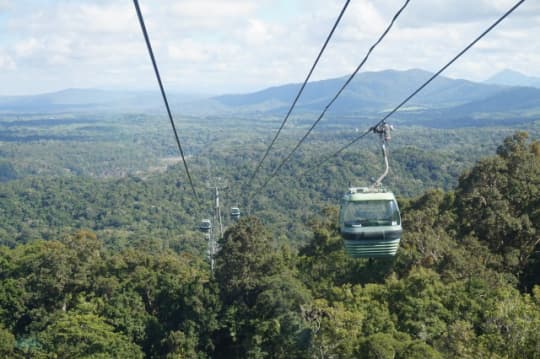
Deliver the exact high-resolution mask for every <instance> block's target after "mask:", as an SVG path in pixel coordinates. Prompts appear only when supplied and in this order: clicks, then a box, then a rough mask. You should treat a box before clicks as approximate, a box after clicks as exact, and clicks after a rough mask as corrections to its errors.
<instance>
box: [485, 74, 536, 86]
mask: <svg viewBox="0 0 540 359" xmlns="http://www.w3.org/2000/svg"><path fill="white" fill-rule="evenodd" d="M485 83H487V84H495V85H506V86H529V87H536V88H540V77H533V76H527V75H524V74H522V73H521V72H517V71H514V70H509V69H506V70H502V71H500V72H498V73H496V74H495V75H493V76H492V77H490V78H489V79H487V80H486V81H485Z"/></svg>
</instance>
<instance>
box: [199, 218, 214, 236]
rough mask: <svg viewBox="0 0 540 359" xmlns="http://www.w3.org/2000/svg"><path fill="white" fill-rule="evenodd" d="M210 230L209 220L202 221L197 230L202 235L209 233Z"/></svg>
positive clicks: (210, 223)
mask: <svg viewBox="0 0 540 359" xmlns="http://www.w3.org/2000/svg"><path fill="white" fill-rule="evenodd" d="M211 229H212V222H211V221H210V220H209V219H203V220H202V221H201V223H199V230H200V231H201V232H204V233H208V232H210V230H211Z"/></svg>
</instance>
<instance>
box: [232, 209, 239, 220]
mask: <svg viewBox="0 0 540 359" xmlns="http://www.w3.org/2000/svg"><path fill="white" fill-rule="evenodd" d="M231 219H233V220H235V221H237V220H239V219H240V208H238V207H232V208H231Z"/></svg>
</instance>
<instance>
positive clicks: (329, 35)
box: [248, 0, 350, 187]
mask: <svg viewBox="0 0 540 359" xmlns="http://www.w3.org/2000/svg"><path fill="white" fill-rule="evenodd" d="M349 3H350V0H347V1H346V2H345V5H343V8H342V9H341V12H340V13H339V16H338V18H337V20H336V21H335V23H334V26H333V27H332V30H331V31H330V33H329V34H328V36H327V37H326V40H325V42H324V44H323V46H322V48H321V50H320V51H319V54H318V55H317V58H316V59H315V62H314V63H313V65H312V66H311V70H309V73H308V75H307V76H306V79H305V80H304V83H303V84H302V86H301V87H300V90H299V91H298V93H297V94H296V97H295V98H294V101H293V102H292V104H291V107H290V108H289V111H287V114H286V115H285V118H284V119H283V122H281V126H280V127H279V129H278V130H277V132H276V134H275V136H274V138H273V139H272V142H270V145H269V146H268V148H267V149H266V152H265V153H264V156H263V157H262V158H261V160H260V161H259V163H258V164H257V167H256V168H255V171H253V174H252V175H251V177H250V179H249V183H248V187H251V183H252V182H253V180H254V179H255V177H256V176H257V173H258V172H259V169H260V168H261V165H262V163H263V162H264V160H265V159H266V157H267V156H268V153H270V150H271V149H272V146H274V143H276V140H277V138H278V137H279V134H280V133H281V130H282V129H283V127H284V126H285V123H287V120H288V119H289V116H290V115H291V112H292V111H293V109H294V107H295V106H296V103H297V102H298V99H299V98H300V95H302V92H304V88H305V87H306V84H307V82H308V81H309V79H310V77H311V74H313V70H315V67H316V66H317V64H318V62H319V59H320V58H321V56H322V54H323V52H324V50H325V49H326V45H328V42H329V41H330V39H331V38H332V35H333V34H334V31H335V30H336V28H337V26H338V24H339V22H340V21H341V18H342V17H343V14H344V13H345V10H346V9H347V6H349Z"/></svg>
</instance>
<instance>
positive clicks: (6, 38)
mask: <svg viewBox="0 0 540 359" xmlns="http://www.w3.org/2000/svg"><path fill="white" fill-rule="evenodd" d="M516 1H517V0H411V1H410V3H409V5H408V7H407V8H406V9H405V10H404V12H403V13H402V15H401V17H400V18H399V19H398V20H397V22H396V24H395V26H394V27H393V28H392V30H391V32H390V33H389V34H388V36H387V37H386V38H385V40H383V42H382V43H381V45H380V46H379V47H378V48H377V49H376V50H375V51H374V52H373V54H372V56H371V58H370V59H369V60H368V62H367V63H366V65H365V67H364V69H363V71H380V70H384V69H398V70H405V69H411V68H421V69H425V70H428V71H436V70H438V69H439V68H440V67H441V66H442V65H444V64H445V63H446V62H448V61H449V60H450V59H451V58H452V57H453V56H454V55H455V54H456V53H457V52H459V51H460V50H461V49H462V48H464V47H465V46H466V45H467V44H468V43H469V42H470V41H471V40H472V39H473V38H474V37H476V36H478V35H479V34H480V33H481V32H482V31H483V30H484V29H485V28H487V27H488V26H489V25H490V24H491V23H493V22H494V21H495V20H496V19H497V18H498V17H499V16H500V15H502V14H503V13H504V12H505V11H506V10H507V9H509V8H510V7H511V6H512V5H513V4H514V3H515V2H516ZM139 2H140V4H141V7H142V12H143V15H144V17H145V21H146V26H147V29H148V32H149V35H150V38H151V41H152V44H153V47H154V52H155V56H156V59H157V62H158V65H159V67H160V71H161V75H162V78H163V81H164V85H165V87H166V89H167V90H168V91H171V92H172V91H174V92H185V93H200V94H223V93H242V92H251V91H256V90H260V89H263V88H266V87H270V86H276V85H281V84H285V83H294V82H301V81H303V80H304V78H305V77H306V74H307V72H308V70H309V69H310V67H311V65H312V63H313V61H314V59H315V57H316V56H317V54H318V52H319V50H320V48H321V46H322V44H323V42H324V40H325V38H326V36H327V35H328V33H329V31H330V29H331V27H332V25H333V24H334V22H335V20H336V18H337V16H338V14H339V11H340V10H341V8H342V7H343V4H344V3H345V0H176V1H173V0H159V1H155V0H154V1H151V0H140V1H139ZM402 3H403V1H401V0H400V1H397V0H351V2H350V5H349V7H348V9H347V11H346V13H345V15H344V17H343V19H342V21H341V23H340V24H339V26H338V28H337V29H336V32H335V34H334V37H333V38H332V41H331V43H330V44H329V46H328V48H327V50H326V52H325V53H324V55H323V57H322V59H321V61H320V63H319V66H318V67H317V69H316V70H315V72H314V74H313V77H312V79H313V80H320V79H326V78H332V77H337V76H345V75H348V74H350V73H351V72H352V71H353V70H354V69H355V67H356V66H357V65H358V63H359V62H360V61H361V60H362V58H363V57H364V54H365V53H366V52H367V50H368V49H369V47H370V46H371V44H372V43H373V42H374V41H375V40H376V39H377V38H378V36H379V35H380V34H381V33H382V31H383V30H384V29H385V27H386V26H387V25H388V23H389V21H390V20H391V18H392V17H393V15H394V13H395V12H396V11H397V10H398V9H399V7H400V6H401V5H402ZM507 68H508V69H513V70H515V71H519V72H522V73H524V74H527V75H530V76H538V77H540V1H537V0H528V1H525V3H524V4H523V5H522V6H521V7H520V8H519V9H517V10H516V11H515V12H514V13H513V14H512V15H510V17H508V18H507V19H506V20H505V21H503V22H502V23H501V24H500V25H499V26H498V27H497V28H495V29H494V30H493V31H492V32H491V33H490V34H489V35H488V36H487V37H486V38H484V39H483V40H482V41H481V42H480V43H478V44H477V46H475V47H474V48H473V49H472V50H471V51H470V52H468V53H467V54H466V55H465V56H464V57H463V58H462V59H460V60H459V61H458V62H457V63H456V64H454V65H453V66H452V67H451V68H450V69H449V70H448V71H447V72H445V73H444V74H443V75H445V76H449V77H454V78H465V79H469V80H473V81H482V80H485V79H487V78H489V77H490V76H492V75H494V74H495V73H497V72H498V71H500V70H503V69H507ZM65 88H102V89H122V90H126V89H127V90H156V89H157V83H156V79H155V77H154V73H153V70H152V67H151V62H150V59H149V57H148V53H147V50H146V47H145V43H144V39H143V37H142V33H141V30H140V27H139V23H138V21H137V17H136V14H135V9H134V6H133V2H132V1H129V0H93V1H90V0H0V95H22V94H36V93H44V92H52V91H58V90H61V89H65Z"/></svg>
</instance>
